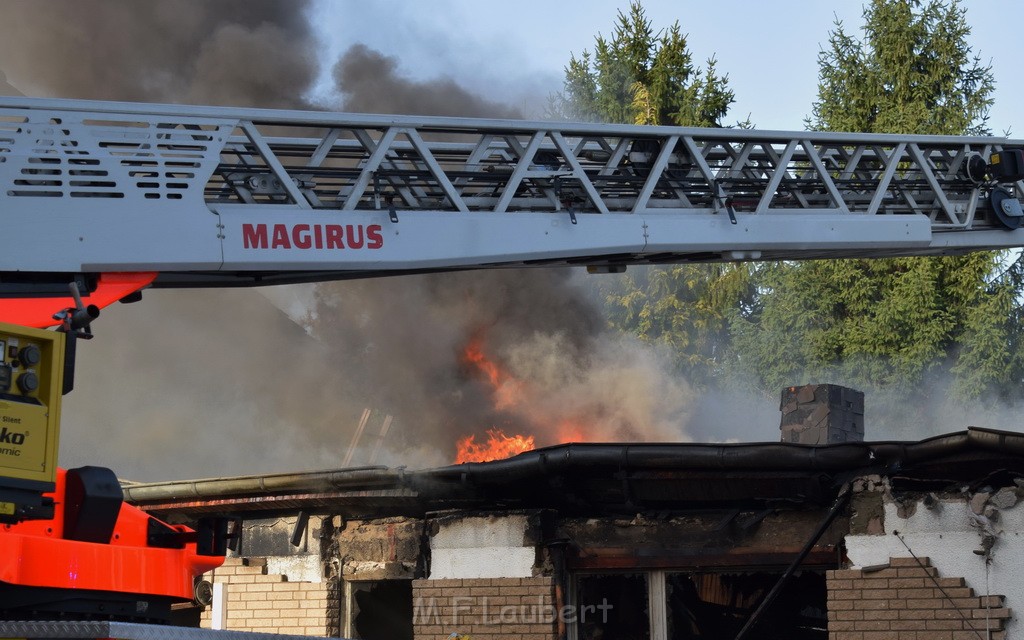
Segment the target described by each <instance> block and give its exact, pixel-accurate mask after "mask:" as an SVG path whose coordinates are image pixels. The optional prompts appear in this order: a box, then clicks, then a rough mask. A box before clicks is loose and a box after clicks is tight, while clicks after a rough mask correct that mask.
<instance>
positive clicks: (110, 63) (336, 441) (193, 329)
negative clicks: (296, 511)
mask: <svg viewBox="0 0 1024 640" xmlns="http://www.w3.org/2000/svg"><path fill="white" fill-rule="evenodd" d="M308 8H309V5H308V3H307V2H304V1H302V2H278V1H272V0H223V1H218V2H206V1H204V0H167V1H161V2H152V3H150V2H135V1H133V0H102V1H100V0H54V1H51V2H35V1H29V0H24V1H22V0H14V1H12V2H7V3H5V4H4V20H3V21H0V69H3V71H4V72H5V73H6V76H7V78H8V80H9V82H10V83H11V84H13V85H14V86H17V87H18V88H20V89H22V90H23V91H24V92H25V93H26V94H28V95H35V96H54V97H70V98H85V99H106V100H137V101H149V102H191V103H207V104H209V103H214V104H228V105H238V106H262V107H299V106H303V105H304V104H305V98H304V94H305V93H306V92H307V91H308V90H309V87H310V85H311V84H312V82H313V80H314V78H315V77H316V74H317V71H318V65H317V61H316V58H315V50H316V47H315V42H314V40H313V35H312V29H311V28H310V25H309V22H308V19H307V17H306V15H305V14H306V11H307V10H308ZM0 89H3V85H0ZM144 298H145V299H144V300H143V302H141V303H139V304H136V305H129V306H126V305H115V306H114V307H110V308H109V309H108V310H105V311H104V313H103V317H102V318H101V319H100V320H99V321H98V322H97V323H95V325H94V329H95V331H96V334H97V337H96V339H95V340H93V341H91V342H88V343H82V344H81V346H80V348H79V360H78V372H77V373H78V376H77V388H76V390H75V391H74V392H73V393H72V394H71V395H69V396H68V397H67V398H65V402H64V412H63V418H64V419H63V423H64V424H63V430H62V434H61V435H62V438H61V440H62V442H61V463H62V464H63V465H64V466H75V465H80V464H102V465H107V466H110V467H112V468H113V469H115V470H116V471H117V472H118V473H119V474H121V475H122V476H124V477H129V478H138V479H150V480H155V479H161V478H170V477H187V476H193V477H195V476H203V475H219V474H239V473H258V472H265V471H284V470H294V469H305V468H310V467H328V466H337V460H338V459H339V458H340V456H341V455H343V454H344V450H345V446H346V445H347V438H346V437H345V434H344V429H345V428H347V426H348V425H349V424H352V423H353V422H354V420H355V419H357V418H358V412H359V405H358V403H355V402H347V401H346V397H345V384H344V382H345V372H344V371H343V370H339V368H338V367H337V366H336V364H335V363H334V362H333V361H332V360H331V358H330V357H329V356H328V355H327V354H326V353H325V352H324V349H323V348H322V347H321V345H320V344H319V343H317V342H315V341H314V340H312V339H311V338H310V337H309V336H308V335H307V334H306V333H305V332H304V331H303V330H302V329H301V328H300V327H298V326H296V325H295V324H294V323H293V322H291V320H289V319H288V318H287V317H286V316H285V315H284V314H283V313H281V312H280V311H279V310H278V309H276V308H274V307H273V305H271V304H270V303H269V302H268V301H267V300H266V299H265V298H264V297H263V296H261V295H260V294H259V293H257V292H255V291H187V292H186V291H181V292H172V291H150V292H146V293H145V296H144ZM353 407H354V408H353ZM350 411H355V418H353V417H352V416H351V415H349V413H348V412H350Z"/></svg>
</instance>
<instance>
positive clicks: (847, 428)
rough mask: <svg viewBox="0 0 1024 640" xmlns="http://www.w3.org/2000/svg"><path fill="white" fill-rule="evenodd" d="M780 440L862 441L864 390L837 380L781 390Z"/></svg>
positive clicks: (801, 442) (812, 442) (813, 441)
mask: <svg viewBox="0 0 1024 640" xmlns="http://www.w3.org/2000/svg"><path fill="white" fill-rule="evenodd" d="M779 409H781V410H782V424H781V425H780V427H779V428H780V429H781V430H782V441H783V442H797V443H800V444H836V443H841V442H863V441H864V394H863V393H862V392H860V391H856V390H854V389H849V388H847V387H841V386H839V385H837V384H807V385H804V386H802V387H789V388H787V389H783V390H782V402H781V403H780V404H779Z"/></svg>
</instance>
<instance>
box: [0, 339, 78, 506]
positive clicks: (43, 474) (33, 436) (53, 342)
mask: <svg viewBox="0 0 1024 640" xmlns="http://www.w3.org/2000/svg"><path fill="white" fill-rule="evenodd" d="M64 349H65V335H64V334H63V333H60V332H58V331H44V330H42V329H31V328H28V327H21V326H18V325H12V324H5V323H0V487H2V486H4V485H11V484H13V485H15V486H19V485H22V484H23V483H28V484H34V483H38V482H42V483H52V482H53V481H54V480H55V478H56V474H57V445H58V436H59V433H60V403H61V396H62V394H63V386H64ZM0 502H2V501H0ZM2 507H3V505H2V504H0V512H2V511H3V508H2ZM8 508H9V507H8ZM0 515H10V514H2V513H0Z"/></svg>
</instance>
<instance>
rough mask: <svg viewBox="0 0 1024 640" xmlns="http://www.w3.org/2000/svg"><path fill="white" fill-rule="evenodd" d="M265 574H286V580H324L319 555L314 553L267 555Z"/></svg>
mask: <svg viewBox="0 0 1024 640" xmlns="http://www.w3.org/2000/svg"><path fill="white" fill-rule="evenodd" d="M267 574H269V575H275V574H281V575H283V576H287V578H288V582H323V581H324V575H323V569H322V567H321V563H320V557H319V556H315V555H305V556H268V557H267Z"/></svg>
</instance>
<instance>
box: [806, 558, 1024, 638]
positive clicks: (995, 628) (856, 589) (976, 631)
mask: <svg viewBox="0 0 1024 640" xmlns="http://www.w3.org/2000/svg"><path fill="white" fill-rule="evenodd" d="M922 564H923V565H924V566H922ZM826 578H827V581H828V631H829V640H925V639H926V640H979V638H981V639H982V640H987V639H988V638H989V637H991V640H1004V638H1005V636H1006V633H1005V631H1003V625H1004V623H1005V621H1006V620H1007V619H1008V618H1009V617H1010V610H1009V609H1007V608H1006V607H1005V606H1004V605H1003V596H988V597H986V596H980V597H979V596H978V595H977V594H975V593H974V589H972V588H970V587H968V586H967V585H966V584H965V582H964V579H963V578H956V577H942V576H939V573H938V570H936V569H935V568H934V567H932V566H931V563H930V562H929V560H928V558H920V562H918V560H917V559H914V558H892V559H890V561H889V568H887V569H882V570H880V571H869V572H864V571H862V570H859V569H845V570H838V571H829V572H828V573H827V576H826ZM989 631H990V632H991V636H988V635H987V633H986V632H989Z"/></svg>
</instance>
